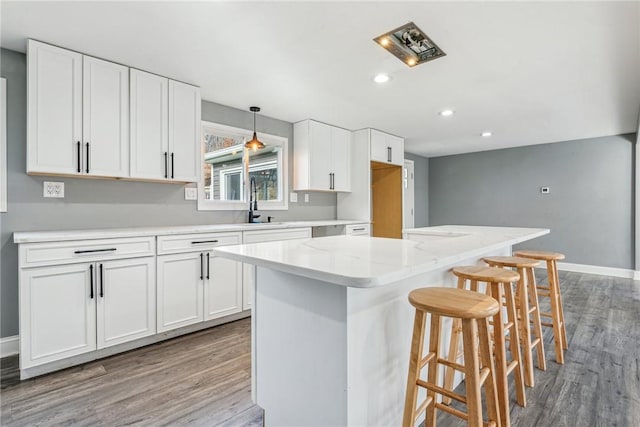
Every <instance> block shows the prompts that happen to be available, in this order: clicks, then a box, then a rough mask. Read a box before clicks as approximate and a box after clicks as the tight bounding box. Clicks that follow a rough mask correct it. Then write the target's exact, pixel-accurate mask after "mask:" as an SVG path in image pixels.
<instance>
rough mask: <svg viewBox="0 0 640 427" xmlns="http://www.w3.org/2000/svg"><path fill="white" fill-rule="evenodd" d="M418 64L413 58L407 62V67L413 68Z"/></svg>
mask: <svg viewBox="0 0 640 427" xmlns="http://www.w3.org/2000/svg"><path fill="white" fill-rule="evenodd" d="M417 63H418V62H417V61H416V60H415V59H413V58H409V60H408V61H407V65H409V66H410V67H413V66H414V65H416V64H417Z"/></svg>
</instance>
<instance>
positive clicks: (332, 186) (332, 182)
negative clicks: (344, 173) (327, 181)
mask: <svg viewBox="0 0 640 427" xmlns="http://www.w3.org/2000/svg"><path fill="white" fill-rule="evenodd" d="M331 189H332V190H335V189H336V174H335V173H331Z"/></svg>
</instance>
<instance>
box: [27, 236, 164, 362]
mask: <svg viewBox="0 0 640 427" xmlns="http://www.w3.org/2000/svg"><path fill="white" fill-rule="evenodd" d="M132 251H133V252H137V253H138V254H139V255H140V256H139V257H135V258H129V257H128V256H129V255H128V254H130V253H132ZM154 252H155V245H154V239H153V238H152V237H149V238H142V237H139V238H123V239H101V240H96V241H94V242H93V243H88V242H86V241H69V242H48V243H34V244H26V245H20V248H19V264H20V280H19V288H20V336H21V337H23V339H21V340H20V369H23V370H24V369H27V368H30V367H33V366H37V365H42V364H46V363H49V362H54V361H57V360H60V359H64V358H67V357H71V356H76V355H79V354H82V353H87V352H90V351H94V350H97V349H102V348H106V347H109V346H112V345H116V344H121V343H124V342H127V341H132V340H135V339H138V338H142V337H146V336H149V335H153V334H155V333H156V327H155V326H156V325H155V304H156V295H155V285H156V283H155V258H154V256H153V255H154ZM100 257H104V259H101V258H100Z"/></svg>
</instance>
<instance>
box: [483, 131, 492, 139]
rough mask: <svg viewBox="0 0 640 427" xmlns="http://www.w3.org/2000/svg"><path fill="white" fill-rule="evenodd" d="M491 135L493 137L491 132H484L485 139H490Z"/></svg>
mask: <svg viewBox="0 0 640 427" xmlns="http://www.w3.org/2000/svg"><path fill="white" fill-rule="evenodd" d="M491 135H493V134H492V133H491V132H482V136H483V137H484V138H489V137H490V136H491Z"/></svg>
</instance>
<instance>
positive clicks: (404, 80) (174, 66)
mask: <svg viewBox="0 0 640 427" xmlns="http://www.w3.org/2000/svg"><path fill="white" fill-rule="evenodd" d="M0 12H1V15H2V28H1V37H2V39H1V45H2V47H5V48H8V49H13V50H18V51H22V52H24V51H25V47H26V42H25V40H26V38H34V39H38V40H42V41H45V42H49V43H52V44H56V45H59V46H62V47H66V48H69V49H74V50H77V51H80V52H83V53H87V54H90V55H95V56H98V57H101V58H104V59H109V60H112V61H116V62H120V63H123V64H127V65H130V66H133V67H137V68H141V69H144V70H148V71H151V72H154V73H157V74H161V75H166V76H168V77H171V78H175V79H177V80H182V81H186V82H190V83H194V84H197V85H199V86H201V87H202V97H203V99H205V100H209V101H214V102H217V103H220V104H225V105H229V106H233V107H237V108H241V109H248V107H249V106H250V105H259V106H260V107H262V112H263V113H264V115H266V116H270V117H275V118H278V119H283V120H287V121H290V122H296V121H299V120H303V119H306V118H314V119H317V120H321V121H324V122H327V123H331V124H334V125H338V126H342V127H345V128H349V129H359V128H363V127H375V128H378V129H381V130H384V131H387V132H390V133H394V134H397V135H401V136H404V137H405V138H407V143H406V149H407V151H410V152H413V153H417V154H422V155H426V156H439V155H445V154H453V153H460V152H470V151H479V150H487V149H493V148H501V147H511V146H518V145H529V144H539V143H548V142H557V141H563V140H571V139H579V138H587V137H595V136H603V135H612V134H620V133H627V132H635V131H636V129H637V127H636V126H637V117H638V109H639V106H640V2H635V1H632V2H607V1H601V2H591V3H584V2H551V3H550V2H544V3H541V2H532V3H525V2H511V3H510V2H495V3H488V2H420V3H417V2H390V1H388V2H351V3H346V2H299V3H290V2H289V3H285V2H259V3H249V2H221V3H211V2H194V3H191V2H118V3H109V2H55V1H47V2H8V1H6V0H3V1H2V4H1V11H0ZM408 21H414V22H415V23H416V24H417V25H418V26H419V27H421V28H422V30H424V31H425V32H426V33H427V34H428V35H429V36H430V37H431V38H432V39H433V40H434V41H435V42H436V43H437V44H438V45H439V46H440V47H441V48H442V49H443V50H444V51H445V52H446V53H447V56H446V57H444V58H441V59H437V60H435V61H433V62H428V63H426V64H423V65H419V66H417V67H415V68H412V69H409V68H408V67H406V66H405V65H404V64H402V63H401V62H399V61H398V60H397V59H396V58H395V57H392V56H391V55H390V54H389V53H387V52H386V51H384V50H383V49H382V48H380V47H379V46H378V45H377V44H376V43H374V42H373V41H372V38H373V37H375V36H378V35H380V34H381V33H384V32H387V31H389V30H391V29H393V28H395V27H397V26H400V25H402V24H404V23H406V22H408ZM379 72H386V73H388V74H390V75H391V77H392V79H391V81H390V82H388V83H386V84H384V85H379V84H376V83H374V82H373V81H372V78H373V76H374V75H375V74H377V73H379ZM445 108H451V109H453V110H455V114H454V115H453V116H451V117H448V118H445V117H441V116H439V115H438V112H439V111H441V110H443V109H445ZM485 130H489V131H491V132H493V136H492V137H490V138H482V137H480V133H481V132H483V131H485Z"/></svg>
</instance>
